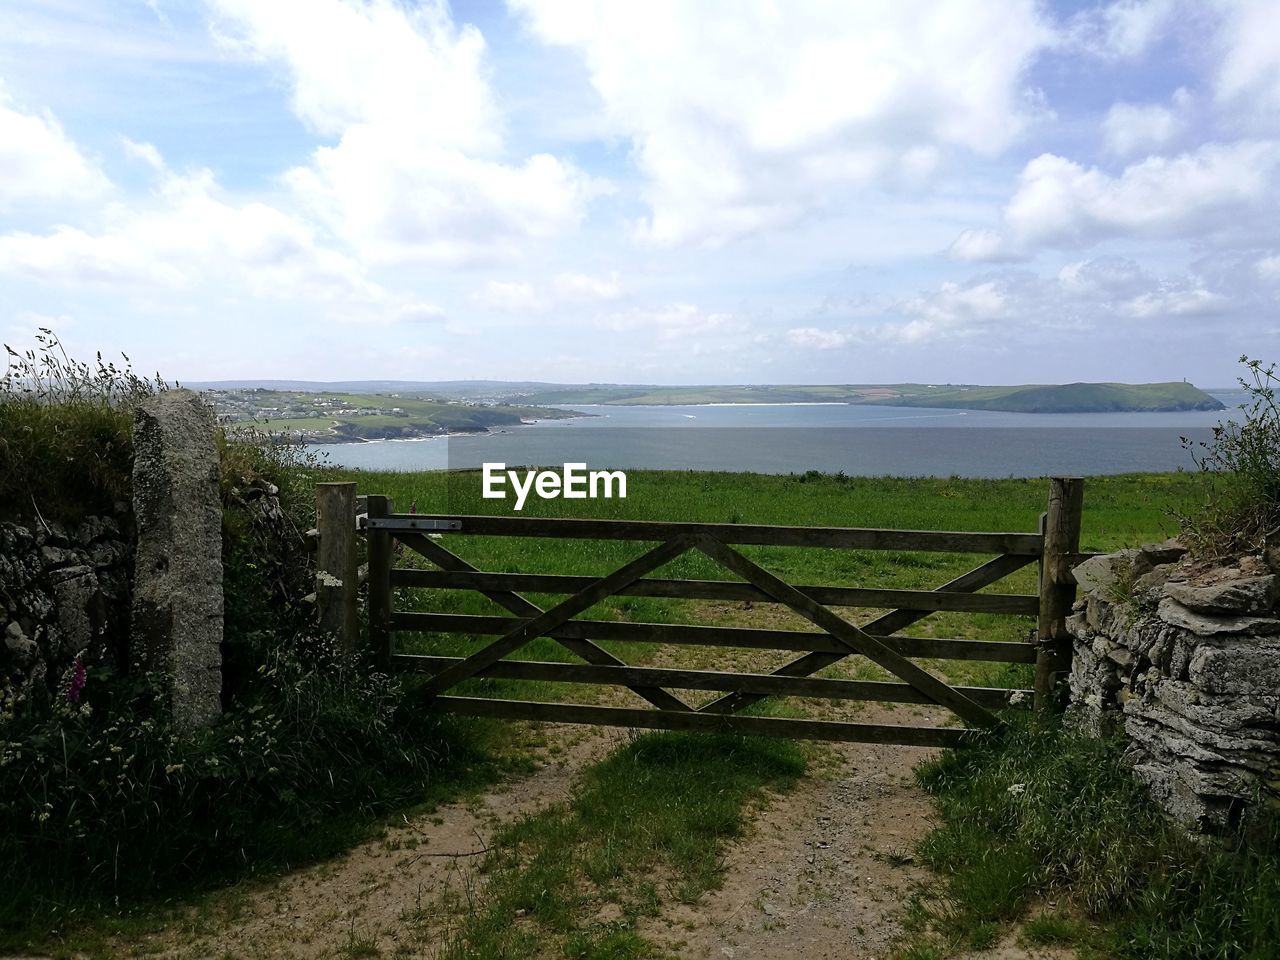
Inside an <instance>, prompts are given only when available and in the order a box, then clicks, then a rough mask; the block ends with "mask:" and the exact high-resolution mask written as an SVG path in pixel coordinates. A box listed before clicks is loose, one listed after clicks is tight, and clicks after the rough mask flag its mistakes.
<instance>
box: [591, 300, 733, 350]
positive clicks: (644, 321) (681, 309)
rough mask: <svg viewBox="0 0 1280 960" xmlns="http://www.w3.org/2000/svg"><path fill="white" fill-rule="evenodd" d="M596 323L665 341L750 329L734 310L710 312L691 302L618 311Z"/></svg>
mask: <svg viewBox="0 0 1280 960" xmlns="http://www.w3.org/2000/svg"><path fill="white" fill-rule="evenodd" d="M596 325H597V326H599V327H600V328H602V329H605V330H613V331H636V330H638V331H642V332H643V333H644V334H645V335H646V336H650V337H652V338H654V339H656V340H657V341H658V342H659V343H665V344H671V343H674V342H685V341H690V340H694V339H696V338H698V337H702V336H705V335H708V334H712V335H714V336H715V337H724V336H725V335H727V334H742V333H745V332H746V331H747V330H748V329H749V325H748V324H747V323H746V321H744V320H743V319H741V318H740V317H737V316H735V315H734V314H732V313H719V312H710V313H709V312H707V311H705V310H703V309H701V308H700V307H697V306H694V305H693V304H690V303H676V304H669V305H667V306H661V307H633V308H631V309H628V310H622V311H615V312H612V313H608V314H604V315H602V316H600V317H599V318H598V319H597V321H596Z"/></svg>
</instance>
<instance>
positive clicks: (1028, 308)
mask: <svg viewBox="0 0 1280 960" xmlns="http://www.w3.org/2000/svg"><path fill="white" fill-rule="evenodd" d="M1245 273H1246V271H1242V270H1240V269H1239V264H1238V263H1237V262H1236V261H1235V260H1232V261H1230V262H1228V263H1204V264H1193V265H1192V266H1191V267H1190V268H1189V269H1187V270H1185V271H1183V272H1180V273H1173V274H1171V275H1168V276H1163V277H1162V276H1157V275H1154V274H1153V273H1151V272H1150V271H1148V270H1145V269H1143V268H1142V266H1140V265H1139V264H1138V263H1136V262H1134V261H1132V260H1129V259H1127V258H1124V257H1118V256H1103V257H1095V258H1093V259H1090V260H1083V261H1078V262H1075V263H1071V264H1068V265H1067V266H1065V267H1063V268H1061V269H1060V270H1059V271H1058V272H1057V274H1055V275H1052V276H1040V275H1037V274H1035V273H1032V272H1029V271H1026V270H1002V271H999V272H996V273H990V274H985V275H983V276H979V277H974V278H972V279H971V280H968V281H966V282H963V283H955V282H947V283H943V284H941V285H939V286H938V287H937V288H936V289H934V290H931V291H928V292H926V293H922V294H920V295H919V296H916V297H912V298H909V299H907V300H904V301H902V302H901V303H899V304H897V305H896V306H895V307H894V308H893V310H892V311H891V312H893V313H897V314H899V315H900V316H901V317H902V319H901V320H899V321H895V322H890V323H886V324H883V325H880V326H869V327H866V328H864V331H863V334H864V336H865V338H866V339H869V340H873V341H874V340H879V341H887V342H892V343H905V344H926V343H934V342H945V341H951V340H962V339H972V338H982V339H983V342H992V343H1010V342H1015V341H1022V342H1026V343H1037V344H1040V345H1043V344H1044V343H1045V342H1047V340H1048V339H1050V338H1052V337H1054V336H1055V335H1060V336H1062V337H1069V338H1071V339H1072V340H1074V341H1075V342H1080V338H1081V337H1084V336H1086V335H1098V334H1101V333H1116V332H1118V331H1120V330H1123V329H1124V328H1125V327H1126V326H1128V325H1132V324H1134V323H1138V322H1141V323H1147V324H1151V323H1155V324H1160V323H1163V324H1165V325H1171V324H1186V323H1194V322H1195V321H1196V320H1198V319H1200V318H1205V317H1214V318H1215V322H1217V319H1216V318H1225V317H1236V318H1246V317H1251V316H1254V315H1256V314H1257V312H1258V310H1257V307H1258V304H1259V302H1260V301H1262V300H1264V299H1265V293H1264V291H1263V290H1262V288H1261V287H1260V286H1259V284H1258V283H1257V281H1256V279H1255V280H1254V281H1252V282H1250V281H1249V280H1248V278H1247V276H1245ZM1220 283H1221V284H1222V286H1219V284H1220ZM1224 290H1229V291H1230V293H1229V294H1228V293H1224V292H1222V291H1224Z"/></svg>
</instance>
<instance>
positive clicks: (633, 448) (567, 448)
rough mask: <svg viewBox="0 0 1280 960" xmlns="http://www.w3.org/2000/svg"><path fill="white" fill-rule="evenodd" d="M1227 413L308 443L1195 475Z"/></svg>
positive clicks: (949, 469) (896, 415) (506, 457)
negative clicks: (1200, 452)
mask: <svg viewBox="0 0 1280 960" xmlns="http://www.w3.org/2000/svg"><path fill="white" fill-rule="evenodd" d="M1208 392H1209V393H1211V394H1212V395H1213V396H1214V397H1216V398H1217V399H1219V400H1221V401H1222V403H1223V404H1225V405H1226V407H1227V410H1225V411H1217V412H1208V411H1183V412H1173V413H1055V414H1027V413H1000V412H994V411H981V410H944V409H930V408H925V407H887V406H871V405H867V406H862V405H854V404H844V403H788V404H700V405H697V406H661V407H660V406H611V405H610V406H603V405H591V404H580V405H573V406H572V407H564V408H563V409H565V410H568V411H570V412H573V413H577V414H581V416H576V417H572V418H570V419H565V420H543V421H538V422H534V423H528V424H522V425H519V426H511V427H503V428H497V429H495V430H494V431H492V432H490V433H487V434H481V435H456V436H450V437H433V438H428V439H419V440H374V441H367V442H362V443H342V444H314V445H312V446H311V447H310V449H311V450H312V451H313V452H315V453H316V454H317V455H318V456H319V457H321V458H322V460H323V461H324V462H327V463H329V464H332V465H335V466H343V467H355V468H360V469H367V470H397V471H418V470H450V469H453V470H456V469H475V468H478V467H480V466H481V464H483V463H503V464H506V465H507V466H508V468H511V467H515V466H530V467H531V466H557V467H558V466H560V465H561V464H564V463H583V464H586V466H587V468H588V469H591V470H596V469H608V470H618V469H621V470H628V469H630V470H641V469H651V470H720V471H732V472H743V471H749V472H756V473H772V474H787V473H805V472H807V471H810V470H816V471H820V472H822V473H844V474H846V475H848V476H905V477H949V476H958V477H1042V476H1059V475H1080V476H1088V475H1099V474H1115V473H1131V472H1166V471H1176V470H1194V469H1196V468H1197V467H1196V459H1195V451H1196V450H1197V449H1198V445H1200V444H1203V443H1206V442H1208V441H1209V440H1210V439H1211V437H1212V431H1213V428H1214V427H1215V426H1217V425H1218V424H1220V423H1222V422H1224V421H1226V420H1236V421H1237V422H1239V421H1240V420H1241V419H1242V417H1243V414H1242V412H1241V410H1240V405H1241V404H1242V403H1244V402H1245V400H1246V399H1247V395H1246V393H1245V392H1244V391H1243V390H1210V391H1208Z"/></svg>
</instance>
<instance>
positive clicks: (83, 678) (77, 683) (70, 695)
mask: <svg viewBox="0 0 1280 960" xmlns="http://www.w3.org/2000/svg"><path fill="white" fill-rule="evenodd" d="M88 681H89V673H88V671H87V670H85V668H84V661H83V660H82V659H81V658H80V657H76V662H75V664H74V665H73V666H72V668H71V682H70V683H68V684H67V694H66V697H67V702H68V703H79V702H80V694H82V693H83V692H84V685H85V684H86V683H88Z"/></svg>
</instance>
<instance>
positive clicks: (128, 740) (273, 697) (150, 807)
mask: <svg viewBox="0 0 1280 960" xmlns="http://www.w3.org/2000/svg"><path fill="white" fill-rule="evenodd" d="M254 641H255V643H256V645H257V647H256V652H257V654H258V662H259V666H258V668H257V670H256V671H255V672H254V676H253V678H252V680H251V681H249V682H247V683H246V684H245V685H244V686H243V688H242V689H241V691H240V695H239V698H238V700H237V702H236V703H235V704H234V706H233V709H232V710H230V711H229V712H228V713H227V714H226V716H225V717H224V718H223V720H222V721H221V722H220V723H218V724H217V725H215V726H214V727H212V728H210V729H208V730H204V731H199V732H196V733H191V734H183V733H181V732H179V731H178V730H176V729H175V728H174V727H173V726H172V724H171V722H170V721H169V719H168V712H167V711H166V710H165V709H164V708H163V701H164V696H163V689H164V684H163V683H162V682H161V679H160V678H159V677H157V676H153V675H144V676H137V675H135V676H125V675H120V674H114V673H112V672H111V671H110V670H109V669H108V668H97V667H90V668H88V670H87V671H86V673H85V674H84V675H83V676H82V678H81V679H79V680H77V677H76V675H74V674H72V675H71V676H69V677H67V678H65V681H64V685H63V690H62V696H61V697H60V698H59V706H58V708H57V710H56V713H55V715H54V716H52V717H45V718H13V719H10V720H9V721H8V722H6V723H3V724H0V864H2V865H4V872H5V873H6V874H7V876H6V878H5V891H6V896H5V900H4V903H3V906H0V930H6V929H7V930H10V931H13V930H15V929H21V928H22V926H23V925H24V924H25V923H27V922H30V921H31V919H32V916H33V911H37V912H38V913H45V914H47V913H48V912H50V910H51V909H52V910H54V911H55V912H56V907H57V905H58V904H59V903H63V904H65V903H74V902H83V901H86V900H88V901H91V902H111V901H112V900H114V901H115V902H120V901H121V900H122V899H123V900H128V899H131V898H137V897H145V896H147V895H155V894H157V893H161V892H169V891H172V890H173V889H175V888H176V887H181V886H188V887H189V886H191V885H192V884H198V885H204V884H208V883H211V882H217V881H219V880H225V879H227V878H229V877H232V876H235V875H238V874H241V873H243V872H245V871H246V870H247V871H252V870H254V869H255V868H261V867H263V866H271V865H274V864H280V863H288V862H296V861H297V860H300V859H310V858H314V857H316V856H319V855H324V854H327V853H330V852H332V851H333V850H336V849H339V848H340V847H341V846H343V845H345V843H347V842H349V841H350V839H351V824H350V822H348V821H346V820H344V819H343V816H344V815H348V814H360V815H368V814H372V813H377V812H378V811H382V810H387V809H390V808H392V807H394V806H397V805H403V804H404V803H406V802H410V801H414V800H420V799H422V797H423V796H424V789H425V786H424V785H425V784H426V782H427V780H428V777H429V774H430V773H431V772H432V770H433V768H434V767H435V765H436V763H437V762H438V761H440V760H442V759H443V755H444V754H445V753H446V752H447V751H446V748H445V747H444V746H443V744H445V743H446V742H447V738H444V737H442V736H441V735H440V734H439V732H438V731H437V730H436V728H435V722H434V721H431V720H428V719H424V718H423V717H422V715H421V711H416V710H410V709H407V707H406V704H405V700H404V697H403V695H402V692H401V689H400V687H399V685H398V683H397V682H396V681H395V680H394V679H393V678H391V677H390V676H388V675H386V674H384V673H380V672H378V671H376V670H373V669H371V667H370V665H369V664H368V663H365V662H363V661H362V660H361V659H360V658H358V657H355V656H351V655H344V654H341V653H339V652H338V651H337V650H335V649H334V646H333V644H332V643H331V642H330V641H328V640H326V639H316V638H310V637H307V638H302V639H298V640H294V641H285V642H282V641H278V640H275V639H273V638H271V637H270V636H267V635H258V636H256V637H255V638H254ZM44 919H45V921H46V922H48V917H47V916H46V917H45V918H44Z"/></svg>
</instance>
